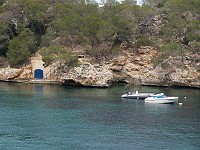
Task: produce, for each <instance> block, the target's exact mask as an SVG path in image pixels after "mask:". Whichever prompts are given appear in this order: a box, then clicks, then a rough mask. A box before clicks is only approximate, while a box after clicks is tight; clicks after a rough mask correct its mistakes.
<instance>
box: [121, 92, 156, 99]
mask: <svg viewBox="0 0 200 150" xmlns="http://www.w3.org/2000/svg"><path fill="white" fill-rule="evenodd" d="M152 94H153V93H138V94H123V95H122V96H121V98H130V99H145V98H147V97H149V96H151V95H152Z"/></svg>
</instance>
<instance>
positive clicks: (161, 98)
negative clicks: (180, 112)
mask: <svg viewBox="0 0 200 150" xmlns="http://www.w3.org/2000/svg"><path fill="white" fill-rule="evenodd" d="M144 101H145V102H146V103H157V104H174V103H176V102H178V97H168V96H166V95H165V94H164V93H160V94H156V95H152V96H150V97H147V98H145V100H144Z"/></svg>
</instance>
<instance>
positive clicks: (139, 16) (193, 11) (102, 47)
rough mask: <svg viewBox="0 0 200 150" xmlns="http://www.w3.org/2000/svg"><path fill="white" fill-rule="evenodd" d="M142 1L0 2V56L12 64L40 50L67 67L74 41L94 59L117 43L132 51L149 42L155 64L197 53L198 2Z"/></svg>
mask: <svg viewBox="0 0 200 150" xmlns="http://www.w3.org/2000/svg"><path fill="white" fill-rule="evenodd" d="M144 2H145V3H144V4H143V5H142V6H138V5H136V3H135V1H130V0H124V1H122V2H121V3H119V2H116V1H113V0H108V1H107V2H106V3H105V4H104V5H103V6H102V7H99V5H98V4H97V3H95V2H94V1H80V0H74V1H69V0H0V56H3V57H5V58H6V59H7V60H8V62H9V63H10V65H11V66H16V65H19V64H21V63H24V62H25V61H27V60H28V58H29V57H30V56H31V54H33V53H35V52H37V51H39V50H40V51H41V54H42V55H43V56H44V61H45V62H46V65H48V64H50V63H51V62H53V61H54V60H58V59H60V60H68V63H69V64H68V65H72V66H73V65H74V64H76V63H77V61H76V57H73V52H74V51H75V50H76V47H77V46H80V45H81V46H83V47H84V46H87V47H88V46H89V48H88V49H87V53H88V54H89V55H92V56H95V57H96V58H100V59H101V58H102V57H104V58H110V57H111V56H112V55H114V54H115V53H116V52H117V51H118V50H119V46H120V44H121V43H123V42H126V43H127V46H128V47H130V48H132V49H137V48H139V47H140V46H155V47H157V48H158V49H159V50H160V52H161V53H160V56H159V57H158V58H156V59H154V61H155V63H158V62H160V61H162V60H163V59H166V58H167V57H169V56H171V55H178V56H183V55H184V53H185V52H187V51H191V52H193V53H197V52H199V51H200V47H199V45H200V9H199V7H200V1H199V0H144ZM1 60H4V59H1ZM0 64H2V63H1V62H0Z"/></svg>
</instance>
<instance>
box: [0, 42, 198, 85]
mask: <svg viewBox="0 0 200 150" xmlns="http://www.w3.org/2000/svg"><path fill="white" fill-rule="evenodd" d="M158 53H159V52H158V51H157V50H156V49H155V48H153V47H147V46H146V47H141V48H140V49H138V50H135V51H132V50H130V49H126V50H123V51H121V53H120V54H119V55H118V56H115V57H114V58H113V59H110V60H108V61H105V60H104V61H102V62H101V63H95V62H92V61H91V58H87V57H84V58H80V62H81V64H80V66H78V67H74V68H72V69H70V70H69V71H68V72H64V71H63V69H64V66H61V67H58V68H59V70H57V71H56V72H55V74H54V76H53V77H51V78H53V79H57V80H58V81H61V82H63V83H64V84H73V85H83V86H94V87H109V86H110V85H112V84H113V83H116V82H126V83H130V84H138V85H156V86H187V87H196V88H200V56H199V54H192V53H188V54H187V55H185V56H182V57H169V58H168V59H167V60H165V61H163V62H162V63H160V64H158V65H154V64H153V63H152V59H153V58H154V57H155V56H157V55H158ZM194 58H195V59H194ZM51 78H50V79H51ZM31 79H33V71H32V65H28V66H26V67H23V68H21V69H14V68H3V69H0V80H16V81H18V80H31Z"/></svg>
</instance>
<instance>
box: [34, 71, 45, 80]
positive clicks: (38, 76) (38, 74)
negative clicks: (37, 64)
mask: <svg viewBox="0 0 200 150" xmlns="http://www.w3.org/2000/svg"><path fill="white" fill-rule="evenodd" d="M34 78H35V79H43V70H41V69H36V70H35V71H34Z"/></svg>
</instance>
